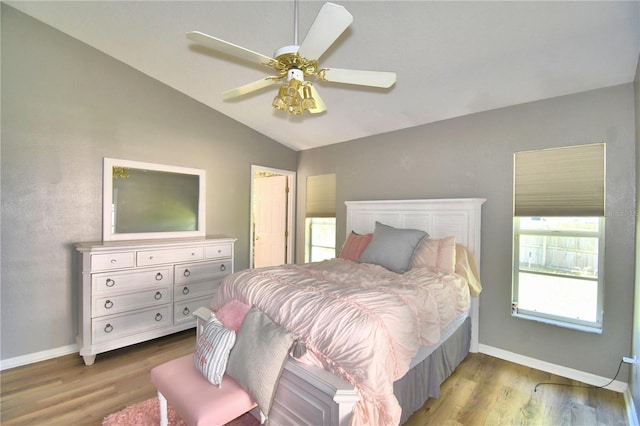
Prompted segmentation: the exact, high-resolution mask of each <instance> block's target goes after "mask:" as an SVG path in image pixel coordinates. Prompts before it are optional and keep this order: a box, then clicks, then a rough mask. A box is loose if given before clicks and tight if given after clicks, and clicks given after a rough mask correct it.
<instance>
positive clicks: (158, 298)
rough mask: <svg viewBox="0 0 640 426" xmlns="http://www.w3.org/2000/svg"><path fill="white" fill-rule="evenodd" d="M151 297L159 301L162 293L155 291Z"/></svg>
mask: <svg viewBox="0 0 640 426" xmlns="http://www.w3.org/2000/svg"><path fill="white" fill-rule="evenodd" d="M153 297H154V298H155V299H156V300H160V299H162V293H160V292H159V291H156V294H154V295H153Z"/></svg>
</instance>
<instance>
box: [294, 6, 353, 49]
mask: <svg viewBox="0 0 640 426" xmlns="http://www.w3.org/2000/svg"><path fill="white" fill-rule="evenodd" d="M352 22H353V16H351V14H350V13H349V12H348V11H347V9H345V8H344V7H342V6H339V5H337V4H333V3H325V4H324V5H323V6H322V8H321V9H320V12H318V16H316V19H315V21H313V24H312V25H311V28H309V32H308V33H307V35H306V36H305V38H304V40H303V41H302V44H301V45H300V48H299V49H298V54H299V55H300V56H302V57H303V58H308V59H316V60H317V59H318V58H320V56H322V54H323V53H324V52H325V51H326V50H327V49H328V48H329V47H330V46H331V45H332V44H333V42H335V41H336V40H337V39H338V37H340V34H342V33H343V32H344V30H346V29H347V27H348V26H349V25H351V23H352Z"/></svg>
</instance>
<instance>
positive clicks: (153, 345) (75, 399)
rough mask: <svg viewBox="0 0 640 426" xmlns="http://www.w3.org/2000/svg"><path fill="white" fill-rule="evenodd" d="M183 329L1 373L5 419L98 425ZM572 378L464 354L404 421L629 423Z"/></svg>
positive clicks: (425, 425) (138, 388)
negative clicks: (88, 361)
mask: <svg viewBox="0 0 640 426" xmlns="http://www.w3.org/2000/svg"><path fill="white" fill-rule="evenodd" d="M194 345H195V331H194V330H189V331H185V332H182V333H177V334H174V335H171V336H166V337H163V338H160V339H155V340H152V341H150V342H145V343H140V344H137V345H134V346H130V347H127V348H122V349H118V350H115V351H111V352H108V353H105V354H100V355H98V357H97V358H96V362H95V364H94V365H92V366H89V367H87V366H85V365H84V363H83V361H82V358H81V357H80V356H78V355H77V354H75V355H67V356H64V357H60V358H56V359H53V360H48V361H43V362H39V363H36V364H31V365H27V366H23V367H18V368H14V369H11V370H7V371H3V372H2V373H0V384H1V385H0V404H1V405H0V422H1V423H2V424H3V425H7V426H8V425H24V426H31V425H34V426H35V425H44V424H46V425H100V424H101V423H102V419H103V418H104V417H106V416H107V415H109V414H111V413H114V412H116V411H119V410H121V409H123V408H124V407H126V406H128V405H131V404H134V403H136V402H140V401H144V400H146V399H149V398H153V397H155V396H156V391H155V389H154V387H153V385H152V384H151V382H150V381H149V372H150V371H151V369H152V368H153V367H154V366H156V365H159V364H162V363H163V362H166V361H168V360H171V359H174V358H177V357H179V356H182V355H186V354H188V353H191V352H192V351H193V348H194ZM539 382H554V383H563V384H576V385H581V384H580V383H577V382H572V381H571V380H568V379H564V378H561V377H556V376H552V375H550V374H548V373H544V372H541V371H538V370H535V369H532V368H529V367H524V366H521V365H518V364H514V363H510V362H507V361H503V360H500V359H497V358H493V357H490V356H488V355H483V354H470V355H469V356H468V357H467V358H466V359H465V360H464V361H463V362H462V364H460V366H459V367H458V368H457V370H456V371H455V372H454V374H453V375H452V376H451V377H449V378H448V379H447V380H446V381H445V382H444V383H443V384H442V386H441V395H440V397H439V398H437V399H431V400H429V401H427V402H426V403H425V405H424V406H423V407H422V408H421V409H420V410H418V411H417V412H416V413H415V414H414V415H413V416H411V418H409V420H408V421H407V423H406V424H405V426H430V425H437V426H441V425H453V426H476V425H523V426H527V425H554V426H555V425H576V426H583V425H627V421H626V410H625V406H624V398H623V396H622V394H620V393H616V392H613V391H610V390H606V389H587V388H580V387H566V386H553V385H543V386H540V387H539V388H538V391H537V392H534V387H535V385H536V384H537V383H539Z"/></svg>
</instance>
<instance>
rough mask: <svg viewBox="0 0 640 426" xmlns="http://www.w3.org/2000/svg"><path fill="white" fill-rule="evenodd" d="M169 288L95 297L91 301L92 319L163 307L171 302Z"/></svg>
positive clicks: (171, 295)
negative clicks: (158, 306) (157, 306)
mask: <svg viewBox="0 0 640 426" xmlns="http://www.w3.org/2000/svg"><path fill="white" fill-rule="evenodd" d="M172 297H173V294H172V292H171V289H170V288H169V287H165V288H158V289H153V290H147V291H140V292H135V293H129V294H121V295H117V296H108V295H107V296H104V297H97V298H95V299H94V301H93V317H100V316H104V315H111V314H116V313H120V312H126V311H131V310H134V309H140V308H147V307H151V306H156V305H163V304H165V303H170V302H171V301H172Z"/></svg>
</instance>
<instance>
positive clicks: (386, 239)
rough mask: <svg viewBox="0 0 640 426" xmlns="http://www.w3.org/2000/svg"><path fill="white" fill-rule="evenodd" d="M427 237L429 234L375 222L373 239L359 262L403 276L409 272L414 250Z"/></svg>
mask: <svg viewBox="0 0 640 426" xmlns="http://www.w3.org/2000/svg"><path fill="white" fill-rule="evenodd" d="M427 237H429V234H427V233H426V232H424V231H420V230H418V229H398V228H394V227H392V226H388V225H384V224H382V223H380V222H376V227H375V231H374V232H373V238H372V239H371V242H370V243H369V245H368V246H367V248H366V249H365V251H364V252H362V255H361V256H360V260H359V261H360V263H373V264H376V265H380V266H382V267H384V268H387V269H388V270H390V271H393V272H396V273H398V274H403V273H405V272H407V271H408V270H409V266H410V265H411V258H412V257H413V253H414V252H415V250H416V248H417V247H418V245H419V244H420V242H421V241H422V240H423V239H424V238H427Z"/></svg>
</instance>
